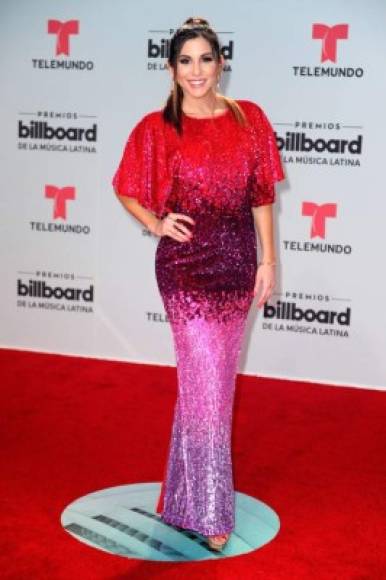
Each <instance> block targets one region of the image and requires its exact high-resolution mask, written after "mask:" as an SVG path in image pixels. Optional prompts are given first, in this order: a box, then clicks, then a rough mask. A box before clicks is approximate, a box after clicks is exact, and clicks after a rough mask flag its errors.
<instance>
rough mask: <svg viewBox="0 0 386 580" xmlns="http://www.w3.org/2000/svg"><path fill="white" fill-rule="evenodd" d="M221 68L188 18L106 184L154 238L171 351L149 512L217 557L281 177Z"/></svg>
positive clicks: (209, 39) (202, 26) (205, 33)
mask: <svg viewBox="0 0 386 580" xmlns="http://www.w3.org/2000/svg"><path fill="white" fill-rule="evenodd" d="M223 65H224V58H223V56H222V54H221V52H220V46H219V41H218V38H217V35H216V34H215V32H214V31H213V30H212V28H210V26H209V24H208V21H207V20H205V19H202V18H189V19H188V20H187V21H186V22H185V23H184V25H183V26H182V27H181V28H179V29H178V30H177V31H176V32H175V34H174V36H173V37H172V39H171V42H170V52H169V57H168V70H169V72H170V74H171V77H172V82H173V88H172V90H171V94H170V96H169V98H168V100H167V102H166V104H165V107H164V108H163V109H162V110H156V111H152V112H150V113H147V114H146V115H145V116H144V117H143V118H142V119H141V120H140V121H139V122H138V123H137V125H136V126H135V127H134V129H133V130H132V132H131V134H130V136H129V139H128V141H127V143H126V146H125V149H124V152H123V156H122V159H121V162H120V165H119V167H118V169H117V172H116V174H115V176H114V179H113V185H114V188H115V192H116V194H117V196H118V198H119V200H120V201H121V202H122V204H123V205H124V207H125V208H126V209H127V210H128V211H129V212H130V213H131V214H132V215H133V216H134V217H135V218H137V219H138V220H139V221H140V222H141V223H142V224H144V225H145V226H146V227H147V228H148V229H149V230H150V231H151V232H152V233H153V234H154V235H156V236H159V238H160V239H159V241H158V245H157V250H156V261H155V271H156V278H157V284H158V288H159V291H160V294H161V296H162V300H163V303H164V306H165V311H166V313H167V315H168V318H169V320H170V323H171V328H172V332H173V340H174V347H175V353H176V362H177V377H178V397H177V401H176V405H175V410H174V422H173V428H172V435H171V440H170V448H169V455H168V461H167V464H166V469H165V477H164V480H163V483H162V489H161V495H160V498H159V502H158V506H157V511H158V512H159V513H161V518H162V519H163V520H164V521H165V522H167V523H169V524H172V525H175V526H178V527H182V528H186V529H190V530H194V531H196V532H199V533H200V534H202V535H204V536H206V537H207V541H208V544H209V546H210V548H212V549H216V550H220V549H222V547H223V546H224V545H225V543H226V542H227V540H228V539H229V536H230V533H231V531H232V530H233V528H234V512H235V504H234V487H233V474H232V460H231V427H232V412H233V399H234V390H235V379H236V373H237V364H238V359H239V354H240V350H241V342H242V336H243V331H244V328H245V323H246V319H247V315H248V311H249V309H250V306H251V303H252V300H253V297H254V296H256V295H258V304H257V306H258V307H259V308H261V307H262V306H263V304H264V303H265V302H266V301H267V300H268V299H269V297H270V296H271V293H272V290H273V288H274V285H275V250H274V227H273V216H272V203H273V202H274V200H275V189H274V183H275V182H276V181H279V180H281V179H283V171H282V166H281V164H280V160H279V155H278V151H277V147H276V141H275V137H274V133H273V130H272V127H271V125H270V123H269V121H268V119H267V117H266V116H265V114H264V112H263V111H262V109H261V108H260V107H259V106H258V105H257V104H255V103H254V102H252V101H248V100H235V99H231V98H229V97H225V96H223V95H221V94H220V93H219V92H217V90H216V87H217V85H218V83H219V79H220V73H221V71H222V68H223ZM255 226H256V229H257V230H258V234H259V238H260V242H261V255H260V262H259V265H258V263H257V243H256V230H255Z"/></svg>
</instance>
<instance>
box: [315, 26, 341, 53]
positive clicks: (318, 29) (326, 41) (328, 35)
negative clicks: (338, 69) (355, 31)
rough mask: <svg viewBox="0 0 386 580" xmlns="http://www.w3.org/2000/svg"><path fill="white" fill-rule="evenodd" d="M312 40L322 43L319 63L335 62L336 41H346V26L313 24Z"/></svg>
mask: <svg viewBox="0 0 386 580" xmlns="http://www.w3.org/2000/svg"><path fill="white" fill-rule="evenodd" d="M312 38H313V39H314V40H321V41H322V52H321V59H320V60H321V62H325V61H326V60H330V61H331V62H336V52H337V44H338V40H347V39H348V24H335V26H327V25H326V24H313V26H312Z"/></svg>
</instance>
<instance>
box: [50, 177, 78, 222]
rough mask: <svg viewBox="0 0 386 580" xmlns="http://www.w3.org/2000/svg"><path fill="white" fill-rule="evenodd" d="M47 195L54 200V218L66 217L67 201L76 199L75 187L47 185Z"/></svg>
mask: <svg viewBox="0 0 386 580" xmlns="http://www.w3.org/2000/svg"><path fill="white" fill-rule="evenodd" d="M45 197H47V198H49V199H53V200H54V211H53V218H54V220H56V219H57V218H63V219H64V220H65V219H66V217H67V216H66V201H67V200H68V199H75V187H71V186H67V187H62V188H60V187H56V186H55V185H46V188H45Z"/></svg>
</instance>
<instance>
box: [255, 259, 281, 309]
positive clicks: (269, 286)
mask: <svg viewBox="0 0 386 580" xmlns="http://www.w3.org/2000/svg"><path fill="white" fill-rule="evenodd" d="M275 284H276V273H275V266H274V265H271V264H260V265H259V266H258V268H257V272H256V279H255V287H254V289H253V295H254V296H256V294H258V293H259V292H260V296H259V299H258V302H257V308H261V307H262V306H263V305H264V304H265V302H267V300H269V298H270V297H271V295H272V292H273V290H274V288H275Z"/></svg>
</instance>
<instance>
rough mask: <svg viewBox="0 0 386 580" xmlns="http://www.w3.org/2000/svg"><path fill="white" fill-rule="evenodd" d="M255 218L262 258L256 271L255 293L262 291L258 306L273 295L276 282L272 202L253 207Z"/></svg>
mask: <svg viewBox="0 0 386 580" xmlns="http://www.w3.org/2000/svg"><path fill="white" fill-rule="evenodd" d="M252 213H253V219H254V222H255V226H256V230H257V233H258V236H259V239H260V246H261V259H260V261H259V265H258V268H257V272H256V279H255V287H254V290H253V295H254V296H256V294H258V293H260V295H259V297H258V302H257V307H258V308H261V307H262V306H263V305H264V303H265V302H266V301H267V300H268V299H269V298H270V297H271V295H272V292H273V289H274V287H275V284H276V271H275V263H276V255H275V235H274V220H273V211H272V204H271V203H270V204H265V205H259V206H257V207H252Z"/></svg>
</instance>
